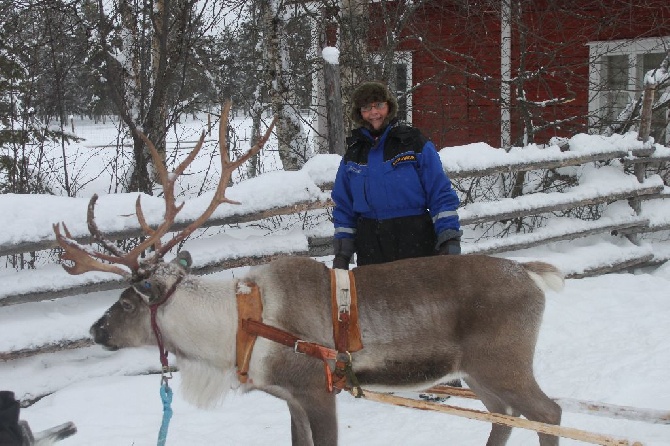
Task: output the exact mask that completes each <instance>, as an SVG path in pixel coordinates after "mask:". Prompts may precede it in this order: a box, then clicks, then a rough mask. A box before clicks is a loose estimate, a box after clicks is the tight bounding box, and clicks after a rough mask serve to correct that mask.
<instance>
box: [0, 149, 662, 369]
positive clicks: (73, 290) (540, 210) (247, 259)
mask: <svg viewBox="0 0 670 446" xmlns="http://www.w3.org/2000/svg"><path fill="white" fill-rule="evenodd" d="M669 160H670V157H668V156H665V155H664V154H656V153H654V149H653V148H643V149H634V150H614V151H613V150H605V151H603V152H600V153H589V154H586V155H585V154H583V153H579V152H576V153H571V152H560V153H556V154H553V155H550V156H543V157H542V160H538V161H528V160H527V158H526V160H524V161H513V160H512V161H509V162H505V161H503V162H500V163H498V164H497V165H495V166H494V167H487V168H486V169H454V170H453V171H450V172H449V174H450V176H451V178H452V180H453V181H454V182H455V183H458V182H459V181H469V180H472V179H477V178H482V177H486V176H496V175H500V174H512V175H514V174H516V173H517V172H528V171H540V172H544V171H548V170H550V169H557V168H564V167H568V166H583V165H587V164H588V165H594V164H597V165H601V164H604V163H611V162H612V161H617V162H616V164H617V165H618V166H620V170H621V175H624V173H623V172H624V170H625V169H629V168H630V167H631V166H634V165H640V166H648V165H652V164H664V163H666V162H667V161H669ZM637 170H638V171H639V170H640V169H639V168H638V169H637ZM643 170H646V169H643ZM631 176H633V175H632V174H628V175H627V177H628V178H629V179H630V177H631ZM633 177H634V176H633ZM638 179H639V180H641V181H637V180H636V181H634V182H630V181H629V182H627V184H625V185H621V184H609V183H610V182H608V181H607V180H604V181H602V184H596V185H595V186H594V184H589V185H587V186H585V187H582V186H580V185H576V186H574V187H571V188H569V189H567V190H565V191H564V192H537V193H532V194H528V195H521V196H519V197H516V198H515V199H510V198H503V199H500V200H497V201H488V202H471V203H467V204H466V205H464V206H463V207H462V208H461V209H460V210H459V214H460V216H461V223H462V225H463V226H464V227H474V226H476V225H482V224H486V223H492V222H499V221H501V220H510V219H519V218H527V217H532V216H538V215H543V214H544V215H546V214H552V213H557V212H566V211H569V210H575V209H579V208H584V207H586V206H593V205H602V206H606V205H607V204H609V203H612V202H615V201H620V200H629V202H631V203H632V204H633V205H634V207H637V209H636V211H637V212H636V213H634V214H633V213H631V212H623V213H621V215H608V216H607V217H606V218H600V219H593V220H579V221H577V220H575V224H573V225H571V228H570V230H569V231H565V230H564V229H561V230H556V229H552V228H550V227H547V228H543V227H539V228H536V229H535V230H533V231H532V232H527V233H518V234H512V235H509V236H507V237H505V238H496V237H494V238H488V239H485V238H483V239H480V240H477V241H472V240H464V242H463V251H464V253H465V254H468V253H489V254H491V253H501V252H510V251H514V250H519V249H524V248H530V247H533V246H538V245H542V244H546V243H550V242H556V241H561V240H574V239H578V238H580V237H586V236H590V235H593V234H614V233H616V234H621V235H625V236H628V237H632V236H634V235H636V234H643V233H648V232H654V231H662V230H667V229H669V228H670V219H669V221H667V222H664V221H658V220H655V221H652V219H650V218H649V217H647V216H645V214H644V212H642V211H641V208H642V207H641V206H639V202H640V201H650V200H654V202H655V203H658V205H659V206H662V205H664V197H665V196H666V195H665V187H664V184H663V181H662V180H661V178H660V177H659V176H657V175H655V176H652V177H651V178H642V177H641V178H638ZM320 187H322V188H323V189H324V190H326V189H328V188H329V187H330V185H329V184H320ZM669 201H670V200H669ZM331 206H332V203H331V202H330V200H328V199H322V200H313V201H298V202H295V203H293V204H291V205H288V206H283V207H275V208H270V209H265V210H262V211H258V212H254V213H251V214H248V215H242V216H231V217H224V218H215V219H211V220H210V221H208V222H207V223H206V224H205V225H204V226H205V227H212V226H221V225H229V224H242V223H249V222H254V221H258V220H262V219H267V218H270V217H274V216H282V215H288V214H295V213H298V212H300V213H304V212H319V211H322V212H325V210H326V209H328V208H329V207H331ZM668 206H670V203H669V204H668ZM669 214H670V212H669ZM188 223H189V222H183V223H181V224H180V225H178V226H185V225H187V224H188ZM140 234H141V231H140V228H139V227H137V228H132V229H130V230H126V231H123V232H117V233H112V234H106V235H108V236H109V237H110V238H112V239H126V238H132V237H137V236H139V235H140ZM81 241H82V242H86V241H87V240H86V239H85V238H82V240H81ZM330 242H331V239H330V237H309V242H308V245H307V246H308V249H306V250H298V251H296V250H293V251H290V252H286V251H283V252H282V251H281V250H280V252H276V253H273V254H270V255H263V256H259V255H248V256H245V255H238V256H236V257H234V258H221V259H218V261H216V262H210V263H208V264H207V265H205V266H201V267H199V268H196V269H195V271H194V272H195V273H196V274H205V273H211V272H214V271H220V270H224V269H230V268H235V267H239V266H244V265H256V264H260V263H264V262H268V261H270V260H272V259H274V258H277V257H280V256H284V255H309V256H314V257H319V256H325V255H329V254H332V247H331V243H330ZM55 246H56V244H55V240H54V239H53V238H52V239H48V240H41V241H38V242H35V241H31V242H18V243H12V244H6V245H0V255H9V254H17V253H26V252H32V251H40V250H49V249H53V248H54V247H55ZM668 257H670V256H668ZM665 260H667V257H666V256H664V255H663V254H662V253H654V252H653V251H650V248H649V247H648V246H647V247H640V249H638V250H636V249H631V252H630V253H629V255H625V256H622V257H620V258H617V259H615V260H611V259H610V260H608V261H604V262H601V263H599V264H594V265H591V266H590V267H587V268H584V269H581V270H578V271H567V276H568V277H574V278H579V277H586V276H591V275H597V274H603V273H608V272H613V271H619V270H623V269H626V268H631V267H636V266H642V265H649V264H654V263H660V262H664V261H665ZM123 286H125V283H124V282H123V281H120V280H107V281H98V282H95V283H82V284H76V285H65V286H60V285H59V284H54V285H53V287H51V288H50V289H49V290H31V289H26V290H24V291H23V292H18V293H14V294H11V295H5V296H0V307H4V306H9V305H21V304H26V303H29V302H39V301H43V300H51V299H55V298H62V297H66V296H75V295H79V294H84V293H88V292H92V291H101V290H111V289H120V288H122V287H123ZM90 343H91V342H90V340H89V339H87V338H77V339H63V340H61V341H59V342H57V343H49V344H48V345H38V346H34V345H31V346H25V347H22V346H18V347H16V348H13V349H12V350H11V351H0V360H3V361H7V360H12V359H16V358H22V357H26V356H31V355H35V354H40V353H45V352H50V351H57V350H63V349H69V348H80V347H83V346H87V345H90Z"/></svg>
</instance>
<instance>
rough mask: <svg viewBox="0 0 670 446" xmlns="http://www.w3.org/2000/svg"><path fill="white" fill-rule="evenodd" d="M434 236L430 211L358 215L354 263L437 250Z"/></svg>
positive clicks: (425, 253)
mask: <svg viewBox="0 0 670 446" xmlns="http://www.w3.org/2000/svg"><path fill="white" fill-rule="evenodd" d="M436 243H437V237H436V235H435V227H434V225H433V220H432V219H431V218H430V214H428V213H425V214H422V215H416V216H411V217H398V218H391V219H388V220H372V219H369V218H360V219H359V220H358V224H357V227H356V263H357V264H358V265H359V266H360V265H370V264H373V263H386V262H392V261H394V260H400V259H407V258H410V257H426V256H432V255H434V254H436V251H435V244H436Z"/></svg>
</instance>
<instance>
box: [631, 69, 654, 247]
mask: <svg viewBox="0 0 670 446" xmlns="http://www.w3.org/2000/svg"><path fill="white" fill-rule="evenodd" d="M655 93H656V84H655V83H652V82H645V86H644V93H643V95H644V96H643V99H642V111H641V112H640V129H639V131H638V136H637V139H638V140H639V141H642V142H643V143H644V145H645V146H647V145H648V144H649V134H650V133H651V113H652V108H653V105H654V96H655ZM633 171H634V173H635V177H636V178H637V181H639V182H640V183H641V182H643V181H644V179H645V177H646V172H647V163H646V162H642V163H635V165H634V166H633ZM628 204H629V205H630V207H632V208H633V210H634V211H635V214H636V215H640V213H642V200H641V199H640V197H633V198H631V199H630V200H628ZM626 238H628V240H630V241H631V242H632V243H635V244H636V245H637V244H639V236H638V234H628V235H627V236H626Z"/></svg>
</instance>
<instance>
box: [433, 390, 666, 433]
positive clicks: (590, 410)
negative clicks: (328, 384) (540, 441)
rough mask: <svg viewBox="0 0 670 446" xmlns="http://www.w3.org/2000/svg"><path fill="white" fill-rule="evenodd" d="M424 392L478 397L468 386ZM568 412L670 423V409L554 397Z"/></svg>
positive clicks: (470, 397)
mask: <svg viewBox="0 0 670 446" xmlns="http://www.w3.org/2000/svg"><path fill="white" fill-rule="evenodd" d="M423 393H430V394H434V395H448V396H454V397H459V398H469V399H477V395H475V393H474V392H473V391H472V390H470V389H466V388H461V387H451V386H434V387H431V388H430V389H427V390H426V391H425V392H423ZM552 399H553V400H554V401H555V402H556V403H557V404H558V405H559V406H561V408H562V409H563V410H565V411H567V412H577V413H585V414H589V415H595V416H599V417H608V418H623V419H626V420H632V421H642V422H645V423H651V424H670V411H669V410H656V409H645V408H640V407H632V406H619V405H616V404H607V403H600V402H595V401H584V400H578V399H574V398H552Z"/></svg>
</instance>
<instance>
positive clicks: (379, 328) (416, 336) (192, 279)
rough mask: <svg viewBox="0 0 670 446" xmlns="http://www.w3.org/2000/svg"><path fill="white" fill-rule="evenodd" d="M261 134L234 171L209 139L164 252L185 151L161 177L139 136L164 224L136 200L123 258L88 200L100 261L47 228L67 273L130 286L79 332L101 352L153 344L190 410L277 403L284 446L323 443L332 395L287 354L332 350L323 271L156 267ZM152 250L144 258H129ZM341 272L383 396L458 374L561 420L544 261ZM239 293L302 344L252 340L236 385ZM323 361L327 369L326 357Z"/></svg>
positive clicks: (484, 391)
mask: <svg viewBox="0 0 670 446" xmlns="http://www.w3.org/2000/svg"><path fill="white" fill-rule="evenodd" d="M229 107H230V105H229V104H228V105H227V106H226V108H225V109H224V113H223V116H222V119H221V123H222V124H221V125H222V127H223V126H225V125H226V122H227V110H228V109H229ZM271 130H272V127H270V128H269V129H268V132H267V133H266V134H265V136H264V138H263V139H262V140H261V142H259V144H258V145H257V146H256V147H254V148H253V149H252V150H250V151H249V152H248V153H247V154H246V155H245V156H243V157H241V158H239V159H238V160H237V161H235V162H230V160H229V159H228V157H227V155H226V153H225V150H223V142H222V141H223V140H224V138H225V128H224V129H223V130H220V144H221V147H222V149H221V157H222V158H221V159H222V167H223V171H222V175H221V182H220V184H219V187H218V189H217V192H216V194H215V196H214V199H213V200H212V204H211V205H210V206H209V208H208V209H207V210H206V211H205V212H204V213H203V214H202V216H201V217H200V218H198V219H197V220H196V221H195V222H194V223H193V224H191V225H189V226H188V227H187V228H186V229H184V230H183V231H181V232H179V233H178V234H177V235H175V236H174V237H173V238H172V239H170V240H169V241H168V242H167V243H165V244H162V243H161V237H162V236H164V235H165V234H166V233H167V232H168V230H169V228H170V225H171V224H172V222H173V221H174V218H175V215H176V214H177V212H179V209H180V207H178V206H175V204H174V193H173V188H174V182H175V181H176V177H177V176H178V174H180V173H181V172H183V171H184V169H185V167H186V165H187V164H188V163H189V162H190V160H192V159H193V158H194V156H195V155H193V154H191V156H189V159H187V160H185V161H184V163H182V164H181V165H180V166H179V167H178V168H177V170H176V172H175V174H174V175H167V172H166V169H165V167H164V166H163V165H162V163H161V162H160V160H159V158H158V155H157V154H156V153H155V149H154V148H153V145H152V144H151V143H150V142H149V141H148V140H146V138H145V142H146V143H147V145H148V147H149V149H150V150H151V153H152V155H154V160H155V162H156V164H157V165H158V166H159V168H158V171H159V173H160V174H161V179H162V181H163V189H164V195H165V206H166V210H165V220H164V221H163V223H161V224H160V225H159V226H158V227H157V228H156V229H152V228H150V227H149V225H148V224H147V223H146V221H145V219H144V215H143V213H142V209H141V205H140V202H139V198H138V201H137V203H136V210H137V216H138V219H139V221H140V224H141V226H142V228H143V229H144V231H145V233H146V235H147V238H146V240H145V241H144V242H142V243H141V244H140V245H139V246H138V247H136V248H135V249H133V250H131V251H130V252H128V253H124V252H121V251H120V250H119V249H118V248H117V247H116V246H115V245H114V244H113V243H111V242H110V241H108V240H106V239H104V237H103V235H102V234H101V232H100V231H99V229H98V228H97V225H96V224H95V216H94V207H95V198H96V197H95V196H94V197H93V198H92V199H91V202H90V204H89V213H88V225H89V230H90V232H91V234H92V236H93V238H94V240H95V241H96V242H97V243H98V244H99V245H100V246H102V247H103V248H104V249H105V250H106V251H108V252H109V253H107V254H106V253H104V252H100V251H95V250H91V249H89V248H87V247H83V246H80V245H79V244H78V243H77V242H75V241H74V240H73V239H72V237H71V236H70V234H69V233H68V231H67V228H66V227H65V226H64V229H65V235H64V236H63V235H61V233H60V226H59V225H54V231H55V232H56V236H57V239H58V242H59V244H60V246H61V247H62V248H63V249H64V254H63V259H64V260H66V261H68V262H69V264H67V265H66V264H64V267H65V269H66V270H67V271H68V272H69V273H72V274H80V273H84V272H86V271H92V270H102V271H110V272H114V273H117V274H121V275H123V276H125V277H127V278H128V279H129V281H130V283H131V284H130V286H129V287H128V288H127V289H126V290H125V291H123V292H122V293H121V296H120V298H119V300H118V301H117V302H116V303H115V304H114V305H112V306H111V307H110V308H109V309H108V310H107V312H106V313H105V314H104V315H103V316H102V317H101V318H100V319H99V320H98V321H97V322H96V323H95V324H93V326H92V327H91V335H92V337H93V339H94V340H95V342H96V343H98V344H100V345H102V346H103V347H105V348H107V349H110V350H116V349H121V348H128V347H139V346H144V345H159V347H160V348H161V350H162V349H163V348H164V349H165V350H166V351H169V352H171V353H173V354H174V355H175V356H176V358H177V365H178V367H179V371H180V373H181V376H182V391H183V395H184V398H185V399H187V400H188V401H190V402H191V403H193V404H195V405H197V406H199V407H212V406H214V405H216V404H217V403H219V402H220V401H221V400H222V399H223V397H224V396H225V394H226V393H227V392H228V390H229V389H231V388H239V389H241V390H242V391H250V390H261V391H264V392H267V393H268V394H271V395H274V396H275V397H278V398H281V399H283V400H285V401H286V403H287V405H288V409H289V412H290V415H291V437H292V445H293V446H312V445H316V446H335V445H337V434H338V427H337V415H336V394H335V392H328V391H327V390H325V389H326V383H327V373H324V366H323V364H324V362H322V361H319V360H316V359H314V358H312V357H310V356H307V355H303V354H298V353H296V350H297V347H298V346H299V345H301V344H299V342H302V340H304V341H305V342H309V343H313V344H316V345H321V346H324V347H325V348H330V349H332V348H333V347H334V344H335V343H334V340H333V321H332V319H331V300H330V293H331V275H330V270H329V268H328V267H326V266H325V265H324V264H322V263H321V262H318V261H316V260H313V259H310V258H303V257H285V258H281V259H278V260H275V261H273V262H270V263H268V264H265V265H262V266H259V267H256V268H253V269H251V270H250V272H249V273H248V274H247V275H246V276H245V277H243V278H241V279H237V280H216V279H213V278H208V277H198V276H195V275H193V274H190V273H189V269H190V266H191V263H192V261H191V256H190V254H189V253H188V252H185V251H182V252H180V253H179V254H178V255H177V256H176V258H175V259H174V260H172V261H170V262H166V261H163V260H162V258H163V257H164V256H165V254H166V253H167V252H168V250H170V249H171V248H173V247H174V246H175V245H176V244H177V243H178V242H179V241H181V240H183V239H184V238H185V237H187V236H188V235H189V234H190V233H192V232H193V230H195V229H196V228H197V227H198V226H199V225H201V224H202V223H203V222H204V221H205V220H206V219H207V218H208V217H209V215H211V212H213V210H214V209H215V208H216V206H218V204H220V203H223V202H231V201H230V200H228V199H227V198H226V197H225V187H226V185H227V184H228V182H229V180H230V175H231V172H232V171H233V170H234V169H235V168H236V167H237V166H239V165H240V164H241V163H242V162H244V160H246V159H247V158H248V157H249V156H251V155H253V154H254V153H256V152H258V150H260V147H262V145H263V144H264V142H265V140H267V138H268V136H269V132H270V131H271ZM198 148H199V147H197V148H196V149H195V150H194V152H195V151H197V149H198ZM150 247H153V248H154V250H155V251H154V254H153V255H151V256H150V257H149V258H148V259H147V260H145V261H140V260H139V257H140V254H141V253H142V252H143V251H144V250H146V249H147V248H150ZM103 261H105V262H103ZM73 263H74V264H73ZM352 274H353V277H354V279H355V281H354V282H355V290H356V293H357V295H358V296H359V298H358V318H359V326H360V332H361V339H362V342H363V344H364V348H363V349H361V350H359V351H356V352H353V353H351V365H352V367H353V370H354V372H355V376H356V377H357V379H358V381H359V382H360V385H362V386H365V387H366V388H369V389H380V390H384V391H394V390H424V389H427V388H429V387H431V386H433V385H435V384H437V383H440V382H444V381H445V380H449V379H452V378H456V377H460V378H462V379H463V380H464V381H465V382H466V383H467V385H468V386H469V387H470V388H471V389H472V390H473V391H474V392H475V393H476V394H477V395H478V396H479V397H480V398H481V400H482V402H483V403H484V405H485V406H486V408H487V409H488V410H489V411H491V412H496V413H501V414H508V415H514V416H519V415H523V416H525V417H526V418H528V419H530V420H534V421H539V422H544V423H551V424H556V425H557V424H560V419H561V409H560V407H559V406H558V405H557V404H556V403H555V402H553V401H552V400H551V399H550V398H548V397H547V396H546V395H545V393H544V392H543V391H542V390H541V389H540V387H539V386H538V384H537V382H536V380H535V377H534V375H533V356H534V350H535V344H536V340H537V336H538V330H539V327H540V323H541V319H542V314H543V311H544V304H545V299H544V291H545V290H547V289H553V290H560V289H561V288H562V286H563V276H562V274H561V273H560V271H559V270H558V269H556V268H555V267H554V266H552V265H549V264H547V263H543V262H527V263H518V262H515V261H512V260H508V259H503V258H495V257H490V256H483V255H462V256H436V257H428V258H418V259H407V260H401V261H397V262H392V263H387V264H381V265H368V266H361V267H358V268H354V269H353V270H352ZM249 284H255V285H256V286H257V287H258V290H260V294H261V302H262V319H263V322H264V323H265V324H268V325H270V326H273V327H277V328H279V329H281V330H283V331H285V332H286V333H290V334H292V335H293V336H295V338H296V339H299V340H300V341H296V343H295V348H291V347H287V346H285V345H282V344H280V343H277V342H274V341H272V340H269V339H265V338H263V337H258V339H257V340H256V342H255V345H254V347H253V350H252V351H251V353H250V357H249V361H248V374H247V376H246V378H248V379H245V380H243V381H245V382H244V383H240V382H239V374H238V373H239V370H238V367H239V364H237V355H236V338H237V337H238V336H239V330H240V328H241V327H244V321H243V318H241V317H240V316H239V314H238V311H239V308H238V303H237V299H236V296H238V295H239V293H241V292H242V293H243V292H246V291H245V289H246V288H247V287H248V285H249ZM155 327H159V328H160V336H158V334H157V332H156V331H155ZM324 361H325V364H327V365H328V366H329V367H330V368H332V367H333V360H332V358H329V359H325V360H324ZM510 433H511V427H507V426H502V425H498V424H493V425H492V428H491V432H490V435H489V438H488V442H487V445H489V446H496V445H504V444H505V443H506V442H507V439H508V437H509V435H510ZM539 437H540V444H541V445H542V446H555V445H558V438H557V437H555V436H549V435H546V434H539Z"/></svg>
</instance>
